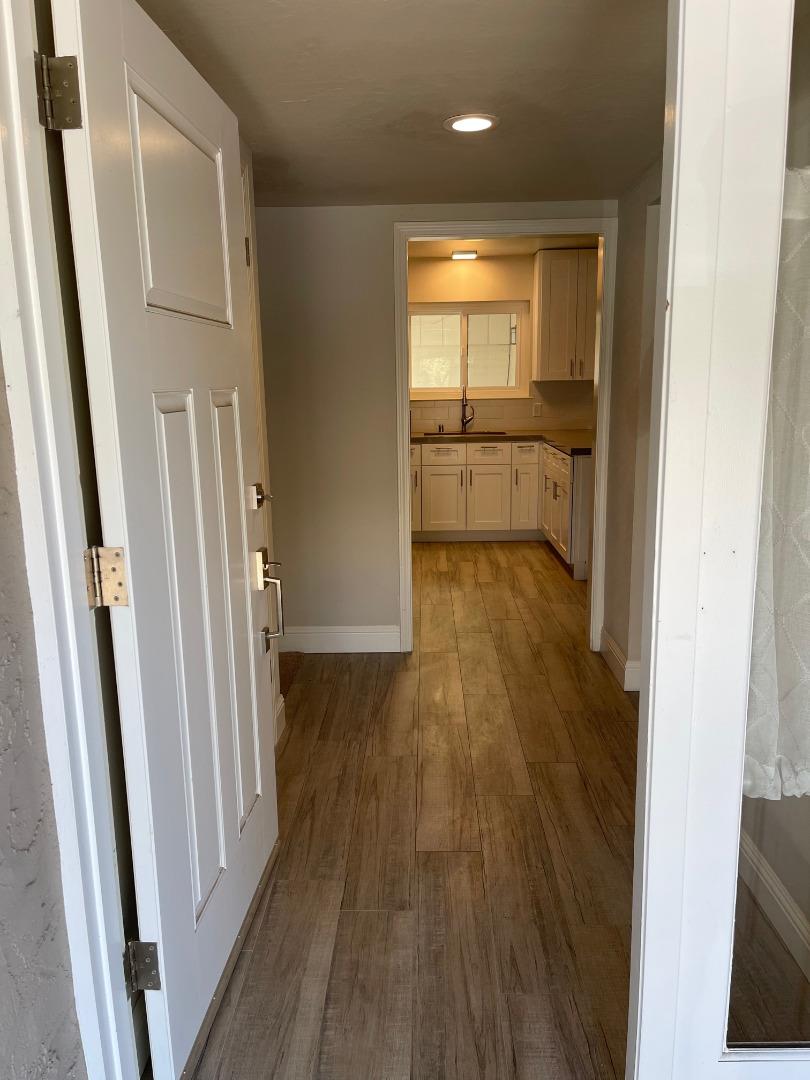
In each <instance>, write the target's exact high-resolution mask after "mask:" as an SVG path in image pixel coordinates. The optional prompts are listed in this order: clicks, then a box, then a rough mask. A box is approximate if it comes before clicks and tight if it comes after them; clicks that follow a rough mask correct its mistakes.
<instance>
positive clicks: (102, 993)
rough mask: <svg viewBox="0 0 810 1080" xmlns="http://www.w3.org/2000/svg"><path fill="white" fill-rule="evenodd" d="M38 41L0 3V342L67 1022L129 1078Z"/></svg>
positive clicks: (133, 1056)
mask: <svg viewBox="0 0 810 1080" xmlns="http://www.w3.org/2000/svg"><path fill="white" fill-rule="evenodd" d="M36 47H37V42H36V37H35V29H34V13H33V4H32V3H19V2H18V0H0V49H2V55H3V58H4V60H5V61H6V63H5V64H2V65H0V126H1V127H2V130H3V131H4V137H3V139H2V140H0V152H1V153H2V157H1V158H0V349H2V355H3V366H4V369H5V376H6V388H7V393H8V406H9V413H10V417H11V428H12V436H13V442H14V453H15V459H16V460H15V465H16V472H17V478H18V489H19V502H20V510H21V515H22V525H23V541H24V546H25V556H26V567H27V576H28V587H29V592H30V597H31V608H32V613H33V621H34V636H35V643H36V652H37V663H38V671H39V691H40V697H41V705H42V718H43V725H44V729H45V741H46V749H47V755H48V768H49V773H50V780H51V787H52V792H53V806H54V819H55V824H56V833H57V838H58V844H59V861H60V868H61V884H62V892H63V901H64V911H65V924H66V929H67V938H68V945H69V949H70V961H71V970H72V978H73V992H74V997H75V1002H76V1013H77V1018H78V1023H79V1031H80V1034H81V1040H82V1046H83V1050H84V1056H85V1061H86V1065H87V1072H88V1075H89V1076H105V1077H110V1078H111V1080H113V1078H114V1080H138V1077H139V1068H138V1058H137V1049H136V1042H135V1032H134V1027H133V1021H132V1008H131V1005H130V1002H129V999H128V997H127V992H126V987H125V983H124V966H123V962H122V957H123V953H124V927H123V915H122V909H121V896H120V887H119V881H118V872H117V866H116V857H115V830H114V821H113V810H112V796H111V791H110V781H109V771H108V765H107V743H106V735H105V728H104V715H103V703H102V697H101V683H100V669H99V660H98V654H97V650H96V642H95V637H94V633H93V625H92V621H91V620H92V618H93V613H92V612H91V610H90V609H89V607H88V605H87V589H86V584H85V580H84V569H83V560H82V552H83V551H84V548H85V547H86V546H87V543H88V538H87V536H86V530H85V522H84V512H83V505H82V492H81V478H80V474H79V452H78V443H77V437H76V430H75V426H74V411H73V397H72V388H71V384H70V376H69V368H68V350H67V343H66V337H65V328H64V319H63V310H62V302H61V294H60V282H59V276H58V268H57V254H56V239H55V231H54V224H53V218H52V213H51V197H50V190H49V177H48V164H47V151H46V145H45V139H46V134H45V130H44V128H42V127H41V126H40V123H39V118H38V113H37V96H36V84H35V80H34V65H33V62H32V56H33V53H34V51H35V49H36ZM43 567H44V568H46V572H44V573H43V569H42V568H43Z"/></svg>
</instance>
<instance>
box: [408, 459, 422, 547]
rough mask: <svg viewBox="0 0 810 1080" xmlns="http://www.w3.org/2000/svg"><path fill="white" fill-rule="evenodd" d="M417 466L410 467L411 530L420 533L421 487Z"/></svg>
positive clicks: (419, 470)
mask: <svg viewBox="0 0 810 1080" xmlns="http://www.w3.org/2000/svg"><path fill="white" fill-rule="evenodd" d="M421 472H422V470H421V469H420V468H419V466H418V465H412V466H411V529H413V531H414V532H421V531H422V487H421V484H420V479H421V478H420V475H419V474H420V473H421Z"/></svg>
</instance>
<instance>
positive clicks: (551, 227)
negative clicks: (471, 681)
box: [394, 216, 619, 652]
mask: <svg viewBox="0 0 810 1080" xmlns="http://www.w3.org/2000/svg"><path fill="white" fill-rule="evenodd" d="M618 229H619V219H618V217H617V216H613V217H593V218H536V219H530V220H524V219H517V218H516V219H508V218H507V219H503V218H501V219H496V220H491V221H465V220H461V221H400V222H397V223H396V224H395V225H394V325H395V341H396V379H397V499H398V504H399V633H400V649H401V650H402V651H403V652H410V651H411V649H412V648H413V586H412V578H413V575H412V566H411V459H410V380H409V377H408V243H409V241H411V240H464V239H468V238H469V237H470V236H475V237H481V238H482V239H489V238H491V237H499V236H579V235H589V234H590V235H597V236H599V237H600V241H599V246H600V248H601V251H602V311H601V319H600V323H599V327H598V330H597V342H596V355H597V361H596V368H595V371H594V393H595V395H596V442H595V444H594V457H595V462H594V496H593V539H592V555H591V581H590V589H589V592H590V614H589V624H590V625H589V639H590V647H591V649H593V651H594V652H599V650H600V649H601V647H602V629H603V626H604V617H605V530H606V516H607V471H608V438H609V429H610V386H611V373H612V367H613V309H614V301H615V295H616V246H617V240H618Z"/></svg>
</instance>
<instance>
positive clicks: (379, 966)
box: [197, 543, 744, 1080]
mask: <svg viewBox="0 0 810 1080" xmlns="http://www.w3.org/2000/svg"><path fill="white" fill-rule="evenodd" d="M413 558H414V612H415V613H418V618H417V619H416V626H415V641H416V647H415V649H414V652H413V654H411V655H408V656H400V655H398V654H397V655H380V654H374V655H342V656H334V655H307V656H300V655H299V656H293V655H289V654H288V655H286V656H283V657H282V661H283V677H284V680H285V682H289V684H290V685H289V687H288V688H287V689H286V693H285V697H286V708H287V724H288V729H289V730H288V734H287V735H286V736H285V742H284V743H283V746H282V749H281V752H280V755H279V759H278V790H279V813H280V823H281V838H280V844H281V848H280V854H279V857H278V861H277V864H276V866H275V869H274V872H273V876H272V878H271V882H270V885H269V887H268V889H267V890H266V893H265V896H264V897H263V900H262V903H261V905H260V908H259V912H258V915H257V917H256V918H255V920H254V923H253V926H252V927H251V931H250V934H249V936H248V939H247V941H246V944H245V948H244V951H243V952H242V954H241V956H240V958H239V961H238V964H237V967H236V969H235V972H234V975H233V977H232V979H231V982H230V985H229V987H228V989H227V991H226V994H225V996H224V998H223V1002H222V1005H221V1008H220V1011H219V1014H218V1016H217V1019H216V1021H215V1024H214V1027H213V1029H212V1031H211V1035H210V1037H209V1040H208V1044H207V1046H206V1050H205V1053H204V1055H203V1058H202V1061H201V1064H200V1066H199V1069H198V1072H197V1077H198V1080H214V1078H216V1080H256V1078H270V1077H272V1078H274V1080H275V1078H278V1080H282V1078H291V1077H324V1078H329V1080H332V1078H335V1080H337V1078H340V1080H363V1078H368V1080H383V1078H385V1080H399V1078H403V1080H404V1078H410V1077H414V1078H417V1080H421V1078H435V1080H438V1078H445V1077H447V1078H450V1077H452V1078H457V1080H476V1078H478V1077H487V1078H495V1077H509V1078H516V1080H524V1078H525V1080H528V1078H530V1077H531V1078H542V1080H569V1078H570V1080H590V1078H608V1080H619V1078H620V1077H623V1075H624V1052H625V1039H626V1026H627V996H628V971H629V950H630V918H631V888H632V857H633V809H634V783H635V761H636V734H637V714H636V707H635V703H634V702H633V700H632V699H631V697H630V695H627V694H625V693H623V692H622V691H621V690H620V689H619V687H618V685H617V683H616V682H615V680H614V679H613V677H612V676H611V674H610V673H609V671H608V669H607V667H606V666H605V664H604V662H603V660H602V659H601V657H599V656H598V655H595V654H593V653H591V652H590V651H589V649H588V648H587V646H586V637H585V632H586V608H585V603H586V593H585V586H584V585H583V584H580V583H577V582H574V581H572V580H571V578H570V577H569V576H568V574H567V573H566V571H565V569H564V568H563V567H562V565H561V564H560V563H559V561H558V560H557V558H556V556H555V555H554V554H553V553H552V552H551V551H550V549H549V548H548V546H547V545H545V544H540V543H497V544H496V543H458V544H417V545H415V546H414V553H413ZM739 1026H740V1025H739V1024H738V1027H739ZM742 1026H743V1027H744V1023H743V1025H742ZM735 1030H736V1029H735Z"/></svg>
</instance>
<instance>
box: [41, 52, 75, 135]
mask: <svg viewBox="0 0 810 1080" xmlns="http://www.w3.org/2000/svg"><path fill="white" fill-rule="evenodd" d="M34 67H35V68H36V75H37V99H38V101H39V122H40V124H42V126H43V127H45V128H47V129H48V131H68V130H71V129H72V128H80V127H81V126H82V102H81V96H80V94H79V62H78V60H77V59H76V57H75V56H46V55H45V53H34Z"/></svg>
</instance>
